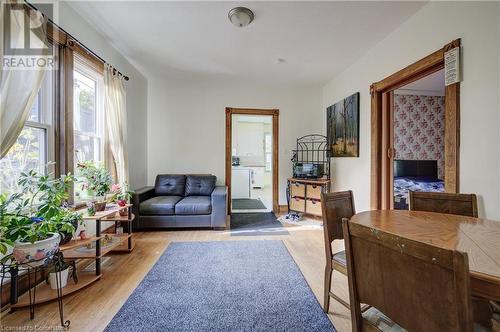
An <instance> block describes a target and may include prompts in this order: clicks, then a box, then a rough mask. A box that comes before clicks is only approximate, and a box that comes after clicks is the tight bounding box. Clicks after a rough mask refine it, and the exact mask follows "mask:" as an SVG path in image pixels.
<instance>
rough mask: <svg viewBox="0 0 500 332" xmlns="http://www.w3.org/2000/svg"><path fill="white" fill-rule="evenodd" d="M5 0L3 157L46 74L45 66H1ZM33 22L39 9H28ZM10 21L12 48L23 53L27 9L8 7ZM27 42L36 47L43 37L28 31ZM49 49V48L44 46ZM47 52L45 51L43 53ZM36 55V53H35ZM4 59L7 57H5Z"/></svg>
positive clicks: (0, 91) (0, 78) (0, 76)
mask: <svg viewBox="0 0 500 332" xmlns="http://www.w3.org/2000/svg"><path fill="white" fill-rule="evenodd" d="M4 3H5V1H1V3H0V8H1V9H0V17H1V18H2V22H1V23H0V36H1V37H0V38H1V39H0V61H1V62H0V66H1V67H2V68H1V73H0V158H3V157H4V156H5V155H6V154H7V152H8V151H9V149H10V148H11V147H12V145H13V144H14V143H15V142H16V140H17V138H18V137H19V134H20V133H21V131H22V130H23V127H24V124H25V123H26V119H27V118H28V116H29V114H30V111H31V107H32V106H33V102H34V101H35V98H36V97H37V95H38V90H40V86H41V85H42V82H43V79H44V77H45V72H46V69H45V68H41V67H31V68H26V67H24V68H22V67H19V66H17V67H13V66H9V67H7V66H3V63H4V47H5V46H6V45H4V40H3V36H4V31H3V29H4V26H3V25H4V22H3V18H4V11H5V10H9V9H8V8H7V9H6V8H5V7H6V6H4ZM11 3H12V1H11ZM29 12H30V13H31V15H30V21H31V22H32V24H33V25H32V26H36V25H37V24H40V23H41V22H42V20H43V18H42V16H41V14H40V13H39V12H35V11H34V10H30V11H29ZM10 14H11V15H10V17H11V25H10V29H9V31H7V32H8V33H9V34H10V38H11V46H12V48H16V49H17V50H18V51H17V54H16V55H15V58H20V57H23V56H24V55H25V54H23V49H22V47H23V46H24V37H23V36H24V30H23V27H24V22H23V20H24V16H25V15H27V13H26V11H20V10H14V11H10ZM31 36H32V37H31V38H30V43H31V44H30V45H31V46H32V47H36V48H42V47H43V45H44V44H43V41H41V40H40V39H37V38H35V37H34V35H33V34H31ZM46 50H47V52H48V49H46ZM45 56H46V55H45ZM37 57H39V56H37ZM6 60H7V59H6Z"/></svg>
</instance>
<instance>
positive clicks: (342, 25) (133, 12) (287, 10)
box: [63, 1, 425, 85]
mask: <svg viewBox="0 0 500 332" xmlns="http://www.w3.org/2000/svg"><path fill="white" fill-rule="evenodd" d="M69 4H70V6H71V7H73V8H74V9H75V10H76V11H77V12H78V13H79V14H80V15H82V16H83V17H84V19H86V20H87V21H88V22H89V23H91V24H92V25H93V26H94V27H96V28H97V29H98V30H99V31H100V32H101V33H102V34H104V35H105V37H106V38H107V39H108V40H109V42H110V43H111V44H112V45H114V46H115V47H116V48H117V49H119V50H120V51H121V52H123V53H124V55H125V56H126V57H127V58H128V59H129V60H130V61H131V62H132V63H133V64H134V65H136V66H137V67H139V69H141V70H142V71H143V72H144V73H145V74H147V75H150V74H153V73H157V74H162V75H169V76H171V77H172V76H173V77H185V76H193V77H200V76H208V77H214V76H216V77H221V78H228V79H231V78H237V79H244V80H255V81H259V82H266V83H270V82H271V83H290V84H300V85H313V84H323V83H325V82H327V81H329V80H331V79H332V78H333V77H334V76H335V75H336V74H338V73H340V72H341V71H342V70H343V69H345V68H346V67H347V66H349V65H350V64H352V63H353V62H354V61H355V60H356V59H358V58H359V57H361V56H362V55H363V54H364V53H366V52H367V51H368V50H369V49H370V48H371V47H372V46H374V45H376V44H377V43H378V42H379V41H381V40H382V39H383V38H384V37H385V36H387V35H388V34H389V33H390V32H391V31H393V30H394V29H395V28H397V27H398V26H399V25H400V24H401V23H403V22H404V21H405V20H407V19H408V18H409V17H410V16H411V15H413V14H414V13H415V12H416V11H418V9H420V8H421V7H422V6H423V5H424V4H425V2H407V1H404V2H391V1H387V2H383V1H370V2H356V1H354V2H325V1H322V2H314V1H305V2H284V1H277V2H269V1H260V2H215V1H205V2H190V1H184V2H169V1H152V2H149V1H141V2H139V1H109V2H108V1H85V2H79V1H76V2H73V1H72V2H69ZM236 6H245V7H248V8H250V9H251V10H252V11H253V12H254V13H255V20H254V22H252V23H251V24H250V25H249V26H247V27H244V28H237V27H235V26H233V25H232V24H231V23H230V22H229V20H228V18H227V14H228V11H229V10H230V9H231V8H233V7H236ZM63 28H64V27H63ZM278 58H281V59H284V60H285V61H284V62H283V63H276V62H277V61H276V60H277V59H278Z"/></svg>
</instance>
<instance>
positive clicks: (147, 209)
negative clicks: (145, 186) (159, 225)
mask: <svg viewBox="0 0 500 332" xmlns="http://www.w3.org/2000/svg"><path fill="white" fill-rule="evenodd" d="M181 199H182V197H181V196H156V197H153V198H150V199H148V200H145V201H144V202H142V203H141V204H140V205H139V212H140V213H141V214H144V215H171V214H174V213H175V204H176V203H177V202H179V201H180V200H181Z"/></svg>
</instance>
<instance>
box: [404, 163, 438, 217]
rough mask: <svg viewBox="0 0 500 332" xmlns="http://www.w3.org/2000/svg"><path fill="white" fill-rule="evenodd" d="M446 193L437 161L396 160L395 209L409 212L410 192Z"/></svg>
mask: <svg viewBox="0 0 500 332" xmlns="http://www.w3.org/2000/svg"><path fill="white" fill-rule="evenodd" d="M410 190H411V191H425V192H444V181H443V180H440V179H438V176H437V160H394V209H396V210H408V192H409V191H410Z"/></svg>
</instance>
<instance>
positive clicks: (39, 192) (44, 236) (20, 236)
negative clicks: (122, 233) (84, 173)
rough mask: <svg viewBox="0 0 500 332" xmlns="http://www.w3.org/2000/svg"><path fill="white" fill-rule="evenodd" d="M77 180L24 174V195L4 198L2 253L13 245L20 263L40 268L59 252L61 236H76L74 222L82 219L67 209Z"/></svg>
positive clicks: (0, 223) (1, 203)
mask: <svg viewBox="0 0 500 332" xmlns="http://www.w3.org/2000/svg"><path fill="white" fill-rule="evenodd" d="M73 180H74V178H73V177H72V176H71V175H62V176H61V177H60V178H57V179H53V178H52V176H51V175H39V174H38V173H37V172H36V171H34V170H32V171H29V172H28V173H21V176H20V178H19V181H18V185H19V186H20V189H21V193H16V194H12V195H10V196H7V195H3V196H1V198H0V231H1V232H2V236H1V239H0V253H2V254H5V253H6V252H7V249H8V247H9V246H12V247H13V256H14V259H15V260H16V261H17V262H18V263H27V262H29V263H30V264H32V265H33V266H37V265H42V264H44V263H45V260H46V258H49V257H51V256H52V255H53V254H54V253H55V252H57V251H58V249H59V243H60V241H61V238H62V236H61V234H62V235H63V236H64V237H65V236H66V235H67V234H71V236H72V235H73V233H74V232H75V226H73V223H74V221H75V220H76V221H78V220H81V216H79V214H77V213H75V212H73V211H71V210H69V209H68V208H67V207H65V206H64V205H65V201H66V199H67V197H68V196H67V195H68V194H67V190H68V189H69V187H70V186H71V183H72V182H73ZM70 239H71V237H70Z"/></svg>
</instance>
